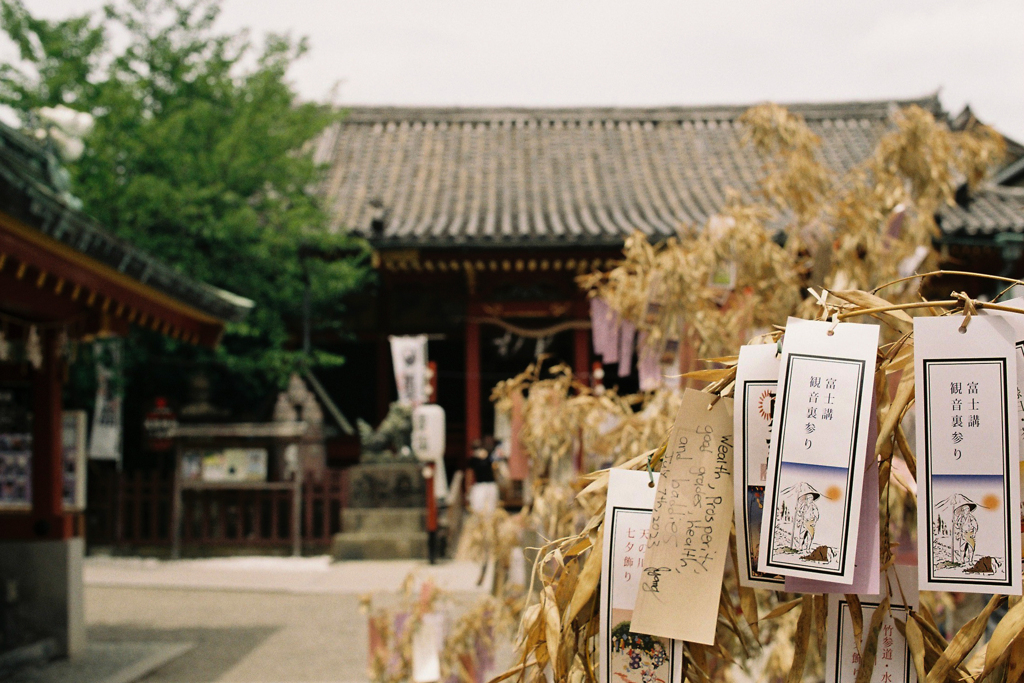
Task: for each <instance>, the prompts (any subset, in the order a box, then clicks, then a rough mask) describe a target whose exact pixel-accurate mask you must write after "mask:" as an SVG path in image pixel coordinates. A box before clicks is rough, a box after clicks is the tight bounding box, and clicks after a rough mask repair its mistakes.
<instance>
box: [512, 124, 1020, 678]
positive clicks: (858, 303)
mask: <svg viewBox="0 0 1024 683" xmlns="http://www.w3.org/2000/svg"><path fill="white" fill-rule="evenodd" d="M743 121H744V123H745V124H746V125H747V127H748V133H749V135H748V141H749V143H750V144H753V145H755V146H756V147H757V148H758V149H759V150H760V151H761V152H762V153H763V155H764V158H765V176H764V178H763V180H762V182H761V194H760V196H758V197H753V198H751V197H747V198H741V197H740V196H738V195H736V196H733V197H732V198H731V200H730V202H729V204H728V206H727V207H726V208H725V209H724V210H723V211H722V214H721V215H719V216H715V217H713V218H712V219H711V220H710V221H709V223H708V224H707V225H706V226H704V228H703V229H702V230H699V231H698V230H696V229H693V228H682V229H680V231H679V236H678V237H677V238H673V239H669V240H667V241H666V242H665V243H663V244H659V245H652V244H650V243H649V242H648V241H647V239H646V238H645V237H644V236H642V235H635V236H633V237H631V238H630V239H628V240H627V241H626V244H625V247H624V251H623V258H622V260H621V261H620V262H618V263H617V264H614V266H613V267H612V268H609V269H607V270H605V271H603V272H595V273H592V274H588V275H584V276H581V277H580V278H578V282H579V284H580V285H581V287H582V288H584V289H585V290H587V291H588V292H589V293H590V295H591V296H598V297H601V298H602V299H603V300H604V301H605V302H606V303H607V304H608V305H609V306H610V307H611V308H612V309H613V310H614V311H615V312H617V313H618V314H619V315H620V316H621V317H622V318H623V319H624V320H627V321H629V322H631V323H633V324H634V325H635V326H636V327H637V328H638V329H639V330H641V331H644V332H647V333H648V335H647V339H648V343H649V344H653V345H655V349H656V350H657V351H660V349H661V348H663V347H664V345H665V344H666V343H667V341H668V340H672V339H675V340H683V341H684V342H689V343H690V344H692V345H693V346H694V347H696V349H697V350H698V352H699V353H700V354H701V355H702V356H703V357H705V358H708V359H710V360H711V361H713V362H712V363H711V366H710V367H708V368H706V369H701V370H696V371H694V372H690V373H688V374H687V375H685V377H686V378H687V380H688V381H691V382H704V383H707V386H706V387H705V388H704V391H706V392H707V393H708V394H709V401H711V402H713V401H716V400H717V398H716V397H718V396H727V395H730V394H731V392H732V391H733V386H734V380H735V374H736V356H735V354H736V353H737V351H738V348H739V346H740V345H741V344H743V343H744V342H746V341H747V339H748V338H750V337H759V338H760V340H761V341H768V340H778V339H779V338H780V337H781V336H782V334H783V333H784V330H783V329H782V328H779V327H776V325H778V324H781V323H783V322H784V321H785V320H786V317H787V316H790V315H796V316H797V317H802V318H807V319H814V318H822V319H832V320H836V321H839V320H857V319H858V318H860V319H861V320H860V321H861V322H863V321H864V319H865V318H873V319H875V320H877V321H879V322H880V324H881V325H882V327H883V330H884V334H883V335H882V340H881V342H880V346H879V349H878V359H877V363H876V367H875V389H876V396H877V420H878V425H879V432H878V437H877V441H876V443H875V447H874V453H875V456H876V457H877V459H878V462H879V477H880V482H879V483H880V498H879V500H880V512H881V517H882V518H881V532H882V534H883V538H882V553H883V558H882V566H883V568H884V569H885V570H886V577H887V580H886V581H884V582H883V591H885V592H887V593H888V594H889V595H891V596H896V595H901V594H902V587H901V586H899V584H898V582H897V581H896V580H895V574H894V573H893V572H892V571H891V568H892V565H893V556H892V544H893V543H895V541H894V540H893V539H897V538H899V535H898V534H899V533H900V532H901V531H902V530H903V529H906V528H912V527H913V521H914V516H915V514H916V503H915V499H914V494H913V489H914V483H915V482H913V481H907V480H906V479H905V477H906V475H901V474H900V473H899V472H901V471H902V472H906V471H908V470H909V472H911V473H913V472H915V471H916V457H915V453H914V452H913V449H912V448H911V446H910V444H909V442H908V440H907V436H906V434H904V432H903V429H902V427H901V422H902V418H903V416H904V415H905V414H906V412H907V410H908V409H909V408H910V407H911V406H912V404H913V401H914V371H913V344H914V340H913V333H912V330H913V318H912V317H911V316H912V315H915V316H917V315H945V314H959V315H964V316H965V318H967V317H969V316H971V315H975V314H977V313H979V312H982V311H984V310H985V309H986V308H989V309H994V310H1001V311H1005V310H1007V308H1006V307H1004V306H1000V304H998V303H997V302H996V303H993V302H985V301H979V300H977V299H972V298H971V297H968V296H967V295H966V294H964V293H953V294H952V295H950V297H949V298H945V299H937V300H932V301H927V300H924V299H922V297H921V296H920V291H921V283H922V281H923V279H924V278H925V277H927V276H941V275H946V274H958V275H961V276H963V275H973V274H971V273H962V272H958V271H940V270H935V267H936V266H937V264H938V262H939V255H938V253H937V252H935V250H934V248H933V238H934V237H935V236H936V235H937V234H938V228H937V225H936V223H935V215H936V212H937V211H938V210H939V209H940V208H941V206H942V205H943V204H950V203H952V202H953V198H954V192H955V189H956V187H957V185H958V184H959V183H960V182H962V181H963V182H966V183H967V184H968V185H969V186H971V187H973V186H975V185H977V184H978V183H980V182H982V180H983V179H984V177H985V175H986V173H987V171H988V169H989V168H991V166H992V165H993V164H994V163H995V162H996V161H997V160H998V159H999V158H1000V156H1001V154H1002V147H1003V143H1002V139H1001V138H1000V137H999V136H998V135H997V134H995V133H994V131H991V130H990V129H988V128H985V127H983V126H974V127H973V128H970V129H968V130H964V131H958V132H954V131H950V130H949V129H948V128H947V127H946V126H945V125H944V124H942V123H941V122H936V121H935V120H934V118H933V117H932V116H931V114H929V113H927V112H925V111H923V110H921V109H918V108H916V107H910V108H908V109H905V110H902V111H900V112H896V113H894V115H893V119H892V126H891V129H890V130H889V131H888V132H887V133H886V134H884V135H883V136H882V137H881V139H880V141H879V143H878V146H877V147H876V149H875V151H874V153H873V154H872V155H870V156H869V157H868V158H867V160H866V161H865V162H863V163H862V164H860V165H859V166H857V167H855V168H853V169H849V170H847V171H845V172H844V171H843V170H841V169H835V168H831V167H830V166H829V165H828V164H826V163H825V162H824V160H823V159H822V155H821V154H820V152H819V146H820V141H819V140H818V138H817V136H816V135H814V133H813V132H812V131H811V130H810V129H809V128H808V126H807V125H806V124H805V123H804V122H803V120H802V119H801V118H800V117H798V116H794V115H792V114H790V113H789V112H787V111H786V110H785V109H783V108H781V107H777V106H775V105H764V106H760V107H755V108H753V109H751V110H750V111H748V112H747V114H745V115H744V117H743ZM907 269H909V272H911V273H912V272H914V271H915V270H922V269H923V270H928V269H930V272H928V273H926V274H925V275H912V276H910V277H906V276H905V275H906V274H907V272H906V271H907ZM901 270H902V271H903V272H902V273H901ZM901 275H904V276H902V277H901ZM979 277H986V276H979ZM996 279H999V278H996ZM1005 280H1006V281H1007V282H1010V283H1014V284H1017V281H1015V280H1012V279H1005ZM1021 284H1024V283H1021ZM723 285H724V287H723ZM723 289H724V290H725V291H723ZM997 299H998V297H997ZM891 384H892V385H893V386H895V389H894V390H893V391H890V385H891ZM516 392H518V393H520V394H522V395H524V397H525V399H526V401H525V405H526V414H525V415H524V433H523V435H522V438H523V443H524V446H525V448H526V450H527V453H528V454H529V456H530V457H531V461H532V467H533V468H534V472H533V473H532V476H534V478H535V481H534V484H535V491H536V492H538V499H535V501H534V505H533V509H532V511H531V512H530V515H531V519H533V523H534V524H536V525H537V526H538V527H539V528H541V529H543V530H544V532H545V533H544V534H543V537H544V538H548V539H557V540H551V541H548V542H546V543H544V544H543V546H542V547H541V548H540V550H539V555H538V560H537V563H536V566H535V573H534V580H535V581H536V583H537V585H536V586H535V587H534V590H533V591H532V593H531V595H532V596H534V598H533V599H534V602H533V603H532V604H530V605H529V606H528V607H527V608H526V609H525V611H524V612H523V616H522V621H521V625H520V633H519V637H518V641H517V653H518V661H517V663H516V665H515V666H513V667H512V668H511V669H510V670H509V671H507V672H505V673H504V674H502V675H501V676H498V677H497V678H496V679H494V681H493V683H498V682H499V681H501V680H506V679H512V680H524V681H529V682H531V683H533V682H534V681H537V682H539V681H541V680H544V679H545V676H546V674H545V670H548V671H549V673H550V675H552V676H553V678H554V680H555V681H558V682H559V683H561V682H562V681H572V682H573V683H576V682H577V681H594V680H596V671H597V651H596V645H597V643H596V640H597V634H598V616H597V605H598V602H597V600H598V583H599V580H600V575H601V571H600V570H601V568H600V564H601V548H600V545H601V539H602V532H603V529H602V524H603V519H604V507H605V498H606V493H607V487H608V478H609V475H608V470H604V471H599V472H594V473H591V474H586V475H583V476H582V477H580V478H579V479H578V480H577V481H575V482H572V481H569V480H563V481H558V478H557V477H556V476H554V473H556V472H557V471H558V467H559V466H560V464H563V463H564V462H565V461H566V460H567V459H568V458H570V457H571V454H572V453H573V451H574V449H576V448H583V449H585V450H587V451H593V452H598V453H600V454H601V455H602V456H603V457H604V459H605V460H606V461H614V463H615V466H616V467H621V468H625V469H633V470H642V469H644V468H647V467H652V468H654V469H657V468H658V467H659V464H660V460H661V457H662V454H663V453H664V450H665V444H666V441H667V437H668V433H669V431H670V429H671V420H672V416H673V415H674V413H675V408H676V407H677V406H678V397H677V396H676V394H675V392H671V391H664V390H662V391H656V392H654V393H653V394H649V395H645V396H618V395H616V394H614V393H609V394H606V395H602V396H596V395H594V394H593V393H592V392H591V391H590V390H589V388H586V387H581V386H578V385H576V384H574V382H573V381H572V379H571V373H569V371H568V370H567V369H556V370H555V371H554V373H553V375H552V376H551V377H541V376H540V373H539V370H538V368H537V367H531V369H530V370H529V371H528V372H526V373H524V374H523V375H520V376H519V377H517V378H514V379H513V380H510V381H509V382H507V383H505V384H504V385H502V386H500V387H499V388H498V389H497V390H496V391H495V394H494V396H493V397H492V398H493V399H494V400H497V401H507V400H510V397H511V396H512V395H513V394H514V393H516ZM674 401H675V403H674ZM608 424H614V425H615V427H614V428H613V429H611V430H608V429H607V428H606V426H607V425H608ZM602 425H604V426H605V427H604V428H602ZM896 459H899V460H902V461H903V462H904V463H905V465H906V467H905V468H904V467H899V468H895V469H894V468H893V463H894V461H895V460H896ZM911 476H912V475H911ZM568 491H576V492H577V493H576V495H575V499H574V500H573V501H572V502H571V503H570V502H569V500H568V495H569V494H568ZM542 511H543V512H542ZM733 552H734V553H735V547H734V550H733ZM733 564H734V565H735V557H734V558H733ZM931 595H932V596H933V597H931V598H930V599H928V598H926V599H925V600H924V601H923V602H922V603H921V607H920V609H919V610H916V611H914V612H912V614H911V617H910V618H909V619H907V620H906V621H905V622H901V623H899V628H900V629H901V631H903V632H904V633H905V636H906V638H907V641H908V643H909V646H910V649H911V652H912V654H913V660H914V662H913V663H914V666H915V667H916V669H917V672H918V676H919V679H920V680H921V681H923V682H924V681H926V682H927V683H936V682H939V681H968V680H970V681H980V680H982V678H985V680H991V681H1015V680H1019V676H1020V674H1021V670H1022V669H1024V663H1022V662H1024V638H1020V637H1019V636H1021V634H1022V633H1024V607H1021V606H1020V604H1021V601H1020V600H1019V599H1011V600H1010V601H1009V611H1008V612H1007V613H1006V615H1005V616H1004V617H1003V619H1002V621H1000V623H999V626H998V627H997V628H996V630H995V633H994V634H993V636H992V639H991V641H990V644H989V646H988V648H987V649H986V648H981V649H979V650H977V651H976V652H975V653H974V654H973V655H971V656H970V659H968V655H969V654H970V653H971V651H972V650H973V649H974V648H975V646H976V645H977V644H978V642H979V641H980V639H981V637H982V635H983V633H984V626H985V624H986V622H987V620H988V617H989V616H990V615H991V614H992V612H993V611H994V610H995V609H996V608H997V607H998V606H999V605H1000V603H1001V602H1003V599H1001V598H998V597H997V598H993V599H992V600H991V601H989V603H988V604H986V605H984V606H983V607H980V606H979V610H978V613H977V614H976V615H975V617H974V618H973V619H972V620H971V621H969V622H968V623H967V624H966V625H964V626H963V627H962V628H960V629H959V630H957V631H956V633H955V634H954V635H953V636H952V638H949V639H947V637H946V636H945V635H943V628H942V627H943V624H942V623H941V617H942V615H943V613H949V612H952V611H953V604H954V601H953V599H952V598H951V597H949V595H948V594H941V593H937V594H931ZM852 597H853V598H854V601H855V596H852ZM853 604H859V603H856V602H854V603H853ZM826 605H827V601H826V600H825V598H824V596H820V595H802V596H787V595H785V594H775V593H769V592H766V591H760V590H754V589H749V588H743V587H740V586H739V585H738V582H737V581H736V578H735V573H734V572H730V571H728V566H727V572H726V579H725V582H724V583H723V586H722V594H721V601H720V611H719V620H718V630H717V635H716V640H715V644H714V645H713V646H705V645H697V644H687V645H686V648H685V678H686V680H688V681H701V682H710V681H725V680H731V679H729V678H728V676H729V673H728V671H729V669H730V668H731V667H740V668H744V669H749V668H750V667H751V666H755V665H756V668H757V669H759V674H760V676H761V678H760V680H766V681H783V680H786V681H794V682H795V681H800V680H802V679H803V675H804V672H805V670H806V671H808V672H810V671H816V670H820V667H821V666H822V663H823V656H822V654H821V650H822V648H823V646H824V631H825V618H826ZM885 609H887V608H886V606H885V602H883V605H882V606H880V607H879V608H878V609H876V610H874V611H872V612H871V613H861V612H860V611H859V609H858V610H855V612H856V613H855V614H854V624H855V630H857V631H858V632H864V633H867V634H868V636H869V637H868V639H867V646H866V647H865V652H864V653H863V654H865V655H867V656H865V657H864V658H863V659H862V666H861V669H860V672H859V674H858V683H859V682H860V681H867V680H870V675H871V671H872V667H873V661H874V660H873V654H872V653H873V649H874V647H875V646H876V645H877V631H878V627H879V624H880V623H881V616H882V614H883V613H884V611H885ZM812 634H815V635H814V636H813V637H812ZM869 650H870V651H871V652H868V651H869ZM1011 655H1012V656H1011ZM986 677H987V678H986Z"/></svg>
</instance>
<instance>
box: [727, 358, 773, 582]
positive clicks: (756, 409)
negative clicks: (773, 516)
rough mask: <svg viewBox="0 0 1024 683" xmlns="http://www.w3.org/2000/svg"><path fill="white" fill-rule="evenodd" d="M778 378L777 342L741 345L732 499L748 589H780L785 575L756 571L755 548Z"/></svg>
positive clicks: (742, 571)
mask: <svg viewBox="0 0 1024 683" xmlns="http://www.w3.org/2000/svg"><path fill="white" fill-rule="evenodd" d="M778 380H779V357H778V355H777V346H776V345H775V344H757V345H753V346H742V347H740V359H739V364H738V365H737V366H736V406H735V407H736V411H735V414H734V415H733V429H734V433H735V437H736V474H735V476H734V478H733V503H734V506H735V511H734V514H735V517H736V553H737V554H736V557H737V558H738V560H739V580H740V585H742V586H746V587H748V588H767V589H768V590H784V587H785V586H784V584H785V578H784V577H783V576H780V575H779V574H763V573H761V572H759V571H758V570H757V549H758V546H759V544H760V543H761V519H762V516H763V514H764V512H763V511H764V486H765V481H767V479H768V446H769V445H770V444H771V435H772V414H773V413H774V412H775V385H776V384H777V383H778Z"/></svg>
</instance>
